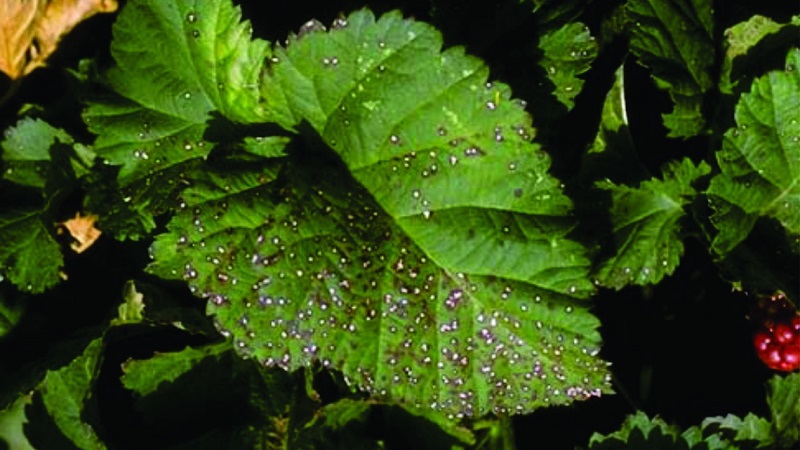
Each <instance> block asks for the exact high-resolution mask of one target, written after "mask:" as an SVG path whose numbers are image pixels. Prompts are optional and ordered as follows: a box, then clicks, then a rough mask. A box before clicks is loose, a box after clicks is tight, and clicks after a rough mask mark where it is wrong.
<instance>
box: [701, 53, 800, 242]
mask: <svg viewBox="0 0 800 450" xmlns="http://www.w3.org/2000/svg"><path fill="white" fill-rule="evenodd" d="M798 67H800V49H792V50H791V51H790V52H789V55H788V57H787V59H786V70H784V71H774V72H770V73H769V74H767V75H765V76H763V77H761V78H758V79H757V80H756V81H754V82H753V85H752V87H751V89H750V92H748V93H745V94H742V96H741V98H740V100H739V103H738V104H737V105H736V124H737V126H736V127H735V128H732V129H730V130H728V131H727V132H726V133H725V135H724V137H723V141H722V149H721V150H720V151H718V152H717V162H718V163H719V167H720V170H721V172H722V173H720V174H718V175H716V176H715V177H714V178H713V179H712V180H711V185H710V186H709V188H708V196H709V198H710V202H711V205H712V207H713V208H714V210H715V213H714V215H713V216H712V217H711V220H712V223H713V224H714V226H715V227H716V228H717V229H718V230H719V234H718V235H717V236H716V237H715V238H714V242H713V243H712V248H713V249H714V251H716V252H717V253H718V254H720V255H723V256H724V255H726V254H727V253H729V252H730V251H731V250H733V249H734V247H736V246H737V245H738V244H739V243H740V242H742V241H743V240H744V239H745V238H746V237H747V235H748V234H749V233H750V231H751V230H752V229H753V226H754V225H755V223H756V220H758V219H759V218H761V217H764V218H771V219H775V220H776V221H777V222H778V223H780V225H781V226H782V227H783V228H784V230H785V231H786V234H787V235H788V237H789V238H790V239H791V240H792V241H793V242H792V244H793V246H794V249H795V251H797V249H798V248H800V117H798V114H797V111H800V75H798Z"/></svg>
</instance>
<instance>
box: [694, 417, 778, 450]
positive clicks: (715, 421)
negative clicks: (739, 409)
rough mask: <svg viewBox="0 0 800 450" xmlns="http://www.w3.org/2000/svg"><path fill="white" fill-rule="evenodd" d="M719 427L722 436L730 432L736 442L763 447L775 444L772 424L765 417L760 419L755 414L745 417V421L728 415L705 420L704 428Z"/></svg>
mask: <svg viewBox="0 0 800 450" xmlns="http://www.w3.org/2000/svg"><path fill="white" fill-rule="evenodd" d="M713 427H719V429H720V431H721V432H722V434H724V433H726V432H728V431H730V432H732V433H731V434H732V435H733V439H734V440H736V441H756V442H759V443H760V444H761V445H762V446H768V445H770V444H772V443H773V441H774V435H773V430H772V424H770V423H769V421H768V420H766V419H764V418H763V417H758V416H756V415H755V414H753V413H750V414H748V415H747V416H745V418H744V419H741V418H739V417H738V416H734V415H733V414H728V415H727V416H725V417H709V418H707V419H705V420H703V428H704V429H707V428H713Z"/></svg>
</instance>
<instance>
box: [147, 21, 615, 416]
mask: <svg viewBox="0 0 800 450" xmlns="http://www.w3.org/2000/svg"><path fill="white" fill-rule="evenodd" d="M440 47H441V37H440V36H439V34H438V33H437V32H435V30H433V29H431V28H430V27H429V26H427V25H424V24H421V23H416V22H413V21H410V20H405V19H403V18H402V17H401V16H400V15H399V14H397V13H390V14H388V15H386V16H383V17H382V18H381V19H380V20H378V21H375V19H374V17H373V16H372V14H371V13H369V12H368V11H360V12H357V13H354V14H353V15H351V16H350V17H348V18H347V19H346V20H339V21H337V23H336V26H335V27H334V30H332V31H331V32H330V33H324V32H311V33H308V34H306V35H304V36H303V37H302V38H299V39H297V40H295V41H292V42H291V43H290V44H289V46H288V48H286V49H279V50H278V51H276V54H275V57H274V59H273V60H272V64H271V67H270V68H269V71H268V75H267V77H266V79H265V80H264V94H265V97H266V100H267V106H268V108H269V109H270V114H271V115H272V117H273V118H274V119H275V120H276V121H278V122H279V123H281V124H282V125H283V126H285V127H287V128H288V129H290V130H293V129H302V130H304V131H303V132H304V134H305V135H306V137H307V138H311V139H309V142H313V141H314V140H313V137H312V136H310V135H309V130H308V126H310V127H311V128H312V129H313V130H315V131H316V133H318V134H319V136H320V138H321V140H322V142H323V143H325V144H327V146H329V147H330V148H325V146H324V145H320V146H319V148H315V147H314V146H313V145H312V146H310V147H309V146H306V148H305V150H303V151H304V152H306V153H303V154H302V155H300V154H298V155H296V156H291V157H290V158H288V160H287V161H286V164H287V165H286V167H285V168H284V170H283V172H282V173H281V175H280V176H279V177H278V180H277V181H274V182H273V181H272V179H271V176H261V175H260V174H258V173H255V174H254V175H253V176H250V177H242V176H238V177H232V178H230V179H224V178H219V179H218V181H216V184H217V186H218V187H217V190H216V192H217V194H216V195H212V194H211V192H212V191H211V190H208V189H207V188H206V189H207V193H206V194H204V195H203V196H198V197H195V198H192V196H191V195H190V194H191V191H187V192H186V195H185V196H184V197H185V199H186V203H187V204H186V208H185V209H184V210H183V212H182V213H180V214H179V215H178V216H177V217H176V218H175V219H174V220H173V221H172V223H171V224H170V225H169V228H170V233H169V234H166V235H162V236H160V237H159V238H158V239H157V241H156V243H155V244H154V247H153V255H154V257H155V262H154V263H153V265H152V266H151V269H150V270H151V271H153V272H154V273H156V274H158V275H161V276H165V277H171V278H183V279H185V280H187V281H188V282H189V284H190V286H191V287H192V289H193V290H194V291H195V292H196V293H197V294H198V295H201V296H203V297H205V298H208V299H209V311H210V312H211V313H213V314H214V316H215V319H216V321H217V323H218V326H219V327H220V329H221V330H222V331H223V333H225V334H228V335H233V336H234V339H235V347H236V348H237V349H238V350H239V351H240V352H241V353H243V354H246V355H249V356H252V357H254V358H256V359H257V360H259V361H260V362H262V363H263V364H265V365H267V366H275V365H277V366H280V367H283V368H286V369H289V370H293V369H295V368H298V367H304V366H308V365H309V364H311V363H313V362H314V361H320V362H321V363H322V364H323V366H325V367H332V368H336V369H339V370H341V371H343V372H344V374H345V376H346V377H347V379H348V380H350V381H351V382H352V383H353V384H354V385H355V386H358V387H359V388H362V389H364V390H366V391H367V392H369V393H371V394H373V395H374V396H376V397H378V398H382V399H386V400H390V401H397V402H400V403H402V404H405V405H406V406H408V407H410V408H412V409H417V410H422V411H439V412H441V413H443V414H446V415H448V416H449V417H451V418H456V417H463V416H473V415H483V414H485V413H487V412H490V411H495V412H498V413H509V412H525V411H530V410H532V409H534V408H536V407H539V406H543V405H548V404H559V403H567V402H570V401H572V400H575V399H580V398H586V397H589V396H594V395H600V394H601V393H602V392H607V391H608V384H607V379H606V376H607V375H606V369H605V366H606V364H605V363H604V362H602V361H601V360H599V359H597V358H596V357H595V356H594V355H595V354H596V351H597V348H598V345H599V336H598V334H597V332H596V330H595V328H596V326H597V321H596V319H595V318H594V317H592V316H591V315H590V314H589V313H588V311H587V306H588V305H587V304H585V302H584V301H583V300H581V298H585V297H586V296H587V295H588V294H589V293H590V292H591V291H592V287H591V283H590V282H589V280H588V277H587V271H588V261H587V259H586V258H585V256H584V249H583V248H582V247H581V246H580V245H578V244H577V243H575V242H573V241H570V240H568V239H566V238H565V235H566V234H567V233H568V232H569V231H570V228H571V225H570V220H569V218H568V216H567V215H568V212H569V208H570V202H569V200H568V199H567V198H566V197H565V196H564V195H563V194H562V193H561V192H560V189H559V187H558V182H557V181H556V180H555V179H553V178H552V177H550V176H549V175H548V173H547V169H548V166H549V161H548V159H547V156H546V155H545V154H544V153H543V152H541V150H539V149H538V148H537V147H536V146H535V145H533V144H531V143H530V142H529V138H530V135H531V133H532V129H531V128H530V126H529V123H530V118H529V117H528V116H527V115H526V114H525V113H524V112H523V111H522V110H521V109H519V108H518V107H517V106H516V105H515V104H514V102H512V101H511V100H510V95H509V92H508V88H507V87H505V86H503V85H500V84H492V83H487V82H486V77H487V69H486V67H485V66H483V65H482V64H481V63H480V62H479V61H478V60H476V59H473V58H470V57H467V56H465V55H464V54H463V52H462V51H461V50H460V49H451V50H448V51H445V52H443V53H440V52H439V48H440ZM301 122H303V123H305V124H307V125H308V126H306V125H301ZM312 133H313V131H312ZM331 149H332V150H333V151H335V152H336V154H337V155H338V158H340V160H341V161H337V160H336V159H337V158H336V156H334V158H333V159H331ZM342 162H343V163H344V165H343V164H342ZM348 172H349V174H348ZM209 180H210V179H209ZM211 185H213V184H210V185H209V186H211Z"/></svg>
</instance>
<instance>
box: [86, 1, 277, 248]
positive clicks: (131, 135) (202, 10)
mask: <svg viewBox="0 0 800 450" xmlns="http://www.w3.org/2000/svg"><path fill="white" fill-rule="evenodd" d="M240 18H241V13H240V11H239V8H238V7H234V6H233V5H232V4H231V3H230V2H229V1H221V0H215V1H209V2H202V3H200V4H198V5H195V4H194V2H188V1H181V2H168V3H164V2H160V1H155V0H151V1H138V2H131V3H130V4H128V5H126V6H125V8H124V10H123V11H122V12H121V13H120V16H119V18H118V20H117V22H116V23H115V25H114V40H113V42H112V46H111V51H112V54H113V56H114V59H115V60H116V62H117V66H116V67H114V68H112V69H111V71H110V72H109V73H108V75H107V77H108V82H109V84H110V87H111V88H112V89H114V90H115V91H116V92H117V93H118V94H121V95H122V96H123V97H124V98H120V97H116V98H108V99H104V100H102V101H95V102H94V103H91V104H90V105H89V107H88V108H87V110H86V111H85V112H84V120H85V121H86V123H87V124H88V125H89V129H90V130H91V131H92V132H93V133H95V134H97V135H98V136H97V140H96V141H95V148H96V150H97V153H98V155H99V156H101V157H102V158H104V159H105V160H106V161H107V162H108V163H110V164H115V165H119V166H121V168H120V172H119V185H120V187H121V188H122V189H123V197H124V199H125V200H126V201H127V202H130V204H131V205H133V209H134V210H135V212H136V214H138V215H139V216H140V219H139V220H140V222H141V226H142V227H143V230H144V231H145V232H147V231H150V230H151V229H152V228H153V227H154V226H155V223H154V222H153V219H152V216H153V215H157V214H160V213H163V212H166V211H169V210H170V209H171V208H173V207H174V206H175V205H176V204H177V195H178V194H179V192H180V190H181V189H182V188H183V187H184V181H183V179H184V178H185V177H186V173H187V172H190V171H191V170H194V169H195V166H196V163H197V161H198V160H201V159H203V158H205V157H206V155H208V153H209V151H210V150H211V147H212V145H210V144H208V143H206V142H205V141H204V140H203V133H204V131H205V129H206V126H207V125H206V121H207V120H208V119H209V118H210V113H211V112H213V111H218V112H219V113H220V114H222V115H223V116H224V117H226V118H228V119H230V120H232V121H236V122H258V121H263V120H264V118H265V115H264V114H265V113H264V111H263V110H262V107H261V106H260V104H259V93H258V80H259V75H260V71H261V68H262V66H263V60H264V58H266V57H267V56H268V51H269V49H268V47H267V44H266V42H263V41H253V42H251V41H250V40H249V35H250V27H249V24H248V23H247V22H241V23H240ZM143 29H146V30H148V32H147V33H143V32H142V30H143ZM109 206H110V205H109ZM95 212H97V213H100V214H101V216H103V215H105V214H103V213H104V212H105V211H95ZM124 223H127V222H124ZM112 231H113V232H117V230H112ZM122 237H131V238H138V237H141V233H138V234H133V233H131V231H130V230H129V231H127V232H126V233H123V235H122Z"/></svg>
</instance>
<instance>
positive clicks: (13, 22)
mask: <svg viewBox="0 0 800 450" xmlns="http://www.w3.org/2000/svg"><path fill="white" fill-rule="evenodd" d="M116 10H117V2H116V0H80V1H75V0H70V1H66V0H29V1H20V0H0V42H2V43H3V44H2V45H0V71H2V72H4V73H5V74H6V75H8V77H9V78H11V79H17V78H22V77H23V76H25V75H27V74H29V73H31V72H32V71H33V70H34V69H36V68H37V67H41V66H43V65H44V63H45V60H47V58H48V57H49V56H50V55H51V54H52V53H53V52H54V51H55V50H56V47H57V46H58V42H59V41H60V40H61V38H62V37H63V36H64V35H66V34H67V33H69V32H70V31H71V30H72V29H73V28H74V27H75V25H77V24H78V23H80V22H82V21H84V20H86V19H88V18H89V17H92V16H93V15H95V14H98V13H110V12H114V11H116Z"/></svg>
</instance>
